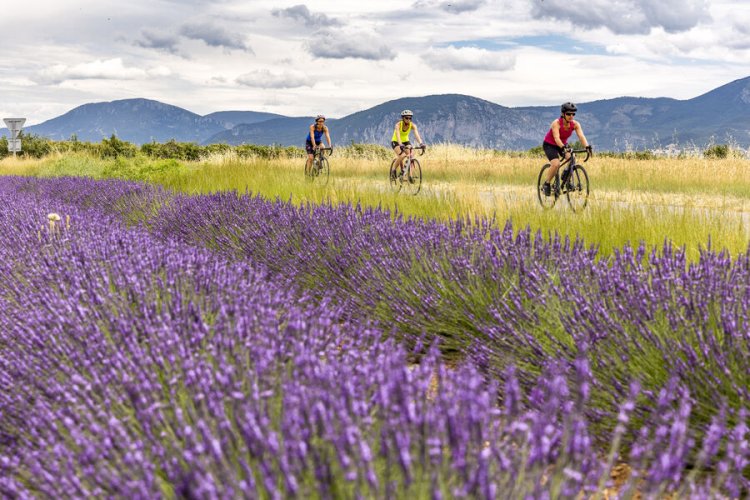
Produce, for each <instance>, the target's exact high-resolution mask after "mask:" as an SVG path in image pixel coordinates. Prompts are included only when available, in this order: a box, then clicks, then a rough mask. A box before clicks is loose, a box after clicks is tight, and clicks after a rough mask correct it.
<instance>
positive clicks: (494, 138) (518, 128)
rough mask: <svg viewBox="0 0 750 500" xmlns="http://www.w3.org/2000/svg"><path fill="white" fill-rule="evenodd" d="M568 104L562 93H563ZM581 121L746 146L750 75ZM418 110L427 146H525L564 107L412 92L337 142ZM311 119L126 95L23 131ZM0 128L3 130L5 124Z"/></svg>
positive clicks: (265, 127)
mask: <svg viewBox="0 0 750 500" xmlns="http://www.w3.org/2000/svg"><path fill="white" fill-rule="evenodd" d="M562 100H564V98H563V99H562ZM577 104H578V109H579V112H578V115H577V117H576V118H577V119H578V120H579V121H580V122H581V124H582V125H583V130H584V133H585V134H586V137H587V138H588V139H589V142H590V143H592V144H594V146H595V147H596V148H597V149H600V150H611V151H622V150H626V149H634V150H642V149H658V148H663V147H667V146H669V145H676V146H677V147H678V148H682V147H690V146H697V147H699V148H702V147H705V146H707V145H709V144H712V143H718V144H725V143H729V144H733V145H736V146H739V147H742V148H748V147H750V119H749V118H750V77H747V78H743V79H740V80H735V81H733V82H731V83H728V84H726V85H723V86H721V87H719V88H717V89H714V90H712V91H710V92H707V93H706V94H703V95H701V96H698V97H695V98H692V99H687V100H677V99H670V98H666V97H664V98H642V97H618V98H615V99H605V100H600V101H593V102H585V103H577ZM405 108H408V109H411V110H412V111H414V114H415V122H416V123H417V124H418V126H419V130H420V133H421V135H422V137H423V138H424V139H425V141H426V142H427V143H428V144H430V143H432V144H434V143H438V142H450V143H457V144H463V145H468V146H475V147H483V148H494V149H509V150H525V149H529V148H531V147H534V146H538V145H540V144H541V141H542V138H543V137H544V134H545V133H546V131H547V130H548V128H549V124H550V122H551V121H552V120H553V119H555V118H556V117H558V116H559V106H532V107H516V108H509V107H505V106H501V105H499V104H495V103H492V102H489V101H485V100H483V99H478V98H476V97H471V96H467V95H461V94H446V95H431V96H426V97H408V98H403V99H397V100H394V101H388V102H385V103H383V104H379V105H377V106H374V107H372V108H370V109H367V110H364V111H359V112H356V113H353V114H351V115H348V116H344V117H342V118H339V119H329V120H328V121H327V124H328V126H329V128H330V129H331V134H332V137H333V141H334V145H336V144H339V145H342V144H349V143H351V142H355V143H373V144H381V145H386V144H389V142H390V138H391V134H392V130H393V126H394V124H395V123H396V121H397V120H398V119H399V114H400V112H401V110H403V109H405ZM312 121H313V117H290V116H282V115H277V114H273V113H262V112H254V111H219V112H215V113H210V114H208V115H205V116H200V115H198V114H195V113H192V112H190V111H187V110H185V109H182V108H179V107H176V106H171V105H169V104H164V103H161V102H158V101H153V100H148V99H125V100H119V101H112V102H100V103H91V104H85V105H82V106H79V107H77V108H75V109H73V110H71V111H69V112H67V113H65V114H63V115H61V116H58V117H57V118H53V119H51V120H48V121H46V122H43V123H40V124H38V125H34V126H31V127H27V128H25V129H24V133H27V134H29V133H31V134H36V135H40V136H43V137H49V138H51V139H55V140H66V139H70V138H71V136H73V135H75V136H76V137H77V138H78V140H82V141H92V142H99V141H101V140H102V139H103V138H105V137H110V136H111V135H112V134H115V135H116V136H117V137H118V138H120V139H123V140H126V141H129V142H133V143H136V144H143V143H146V142H151V141H156V142H165V141H168V140H170V139H175V140H177V141H179V142H195V143H200V144H210V143H228V144H234V145H237V144H242V143H250V144H280V145H295V146H303V144H304V139H305V136H306V135H307V127H308V126H309V125H310V123H312ZM0 134H2V135H7V130H6V129H1V130H0Z"/></svg>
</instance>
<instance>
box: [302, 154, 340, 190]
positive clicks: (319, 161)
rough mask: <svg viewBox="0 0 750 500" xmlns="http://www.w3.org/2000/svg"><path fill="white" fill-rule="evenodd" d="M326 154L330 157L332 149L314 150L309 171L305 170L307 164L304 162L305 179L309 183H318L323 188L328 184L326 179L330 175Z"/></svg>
mask: <svg viewBox="0 0 750 500" xmlns="http://www.w3.org/2000/svg"><path fill="white" fill-rule="evenodd" d="M326 152H327V153H328V156H331V155H332V154H333V148H315V152H314V153H313V161H312V165H310V170H309V171H308V170H307V162H305V177H306V178H307V179H308V180H310V181H316V182H320V184H322V185H324V186H325V185H326V184H328V177H329V176H330V175H331V167H330V165H329V164H328V159H327V158H326Z"/></svg>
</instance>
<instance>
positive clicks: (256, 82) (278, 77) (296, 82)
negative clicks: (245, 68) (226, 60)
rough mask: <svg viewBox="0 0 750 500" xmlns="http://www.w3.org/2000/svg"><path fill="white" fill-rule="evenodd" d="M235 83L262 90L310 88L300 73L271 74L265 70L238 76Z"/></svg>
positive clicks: (307, 81)
mask: <svg viewBox="0 0 750 500" xmlns="http://www.w3.org/2000/svg"><path fill="white" fill-rule="evenodd" d="M236 82H237V83H239V84H240V85H244V86H246V87H257V88H262V89H290V88H298V87H310V86H311V85H310V83H309V79H308V78H307V77H306V76H304V75H302V74H300V73H292V72H283V73H272V72H271V71H269V70H267V69H259V70H255V71H251V72H249V73H245V74H244V75H240V76H238V77H237V79H236Z"/></svg>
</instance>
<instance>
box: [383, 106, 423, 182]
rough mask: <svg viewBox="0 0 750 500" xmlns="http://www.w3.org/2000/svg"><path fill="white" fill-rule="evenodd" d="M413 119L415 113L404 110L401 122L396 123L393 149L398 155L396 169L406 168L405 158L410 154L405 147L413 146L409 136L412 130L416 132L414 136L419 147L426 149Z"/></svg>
mask: <svg viewBox="0 0 750 500" xmlns="http://www.w3.org/2000/svg"><path fill="white" fill-rule="evenodd" d="M413 117H414V113H412V112H411V111H410V110H408V109H405V110H403V111H402V112H401V120H399V121H398V122H396V127H395V128H394V129H393V137H391V148H393V152H394V153H396V168H402V167H403V166H404V158H406V155H407V154H408V153H407V151H406V148H405V147H404V146H409V145H411V142H410V141H409V134H411V132H412V130H413V131H414V136H415V137H416V138H417V140H418V141H419V147H421V148H423V147H425V144H424V142H423V141H422V137H420V135H419V130H417V125H416V124H415V123H413V122H412V121H411V120H412V118H413Z"/></svg>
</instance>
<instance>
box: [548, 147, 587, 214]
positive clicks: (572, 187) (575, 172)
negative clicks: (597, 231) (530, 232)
mask: <svg viewBox="0 0 750 500" xmlns="http://www.w3.org/2000/svg"><path fill="white" fill-rule="evenodd" d="M576 153H586V158H585V159H584V160H583V162H584V163H585V162H587V161H588V160H589V158H591V149H588V148H587V149H571V150H570V158H567V159H565V160H563V161H562V162H561V163H560V167H559V168H558V169H557V173H556V174H555V177H554V178H553V179H552V180H551V181H550V193H549V194H545V193H544V188H543V186H544V181H545V180H546V179H547V169H548V168H550V165H549V163H547V164H546V165H544V166H543V167H542V169H541V170H540V171H539V178H538V179H537V182H536V192H537V196H538V197H539V203H541V205H542V207H544V208H545V209H547V210H548V209H550V208H552V207H554V206H555V203H557V199H558V198H560V197H561V196H562V195H565V197H566V198H567V199H568V204H569V205H570V208H571V209H572V210H573V211H574V212H580V211H581V210H583V209H584V208H586V205H587V204H588V200H589V175H588V174H587V173H586V169H585V168H583V165H581V164H579V163H576Z"/></svg>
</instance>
